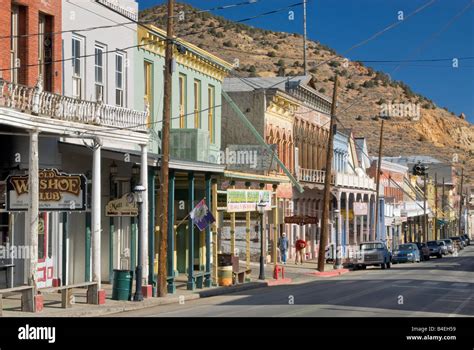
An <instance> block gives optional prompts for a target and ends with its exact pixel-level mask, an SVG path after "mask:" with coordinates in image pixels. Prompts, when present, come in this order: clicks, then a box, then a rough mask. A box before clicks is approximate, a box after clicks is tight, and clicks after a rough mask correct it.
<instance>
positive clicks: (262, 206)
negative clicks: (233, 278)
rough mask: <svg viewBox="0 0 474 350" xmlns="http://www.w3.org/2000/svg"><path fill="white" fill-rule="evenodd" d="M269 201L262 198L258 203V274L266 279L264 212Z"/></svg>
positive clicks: (262, 278)
mask: <svg viewBox="0 0 474 350" xmlns="http://www.w3.org/2000/svg"><path fill="white" fill-rule="evenodd" d="M266 206H267V203H266V202H264V201H263V200H262V199H261V200H260V202H258V204H257V211H258V212H259V213H260V233H261V238H260V273H259V275H258V279H259V280H265V267H264V263H263V261H264V260H263V214H264V213H265V207H266Z"/></svg>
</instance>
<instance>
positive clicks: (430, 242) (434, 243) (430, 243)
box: [428, 241, 438, 246]
mask: <svg viewBox="0 0 474 350" xmlns="http://www.w3.org/2000/svg"><path fill="white" fill-rule="evenodd" d="M428 245H434V246H436V245H438V243H437V242H436V241H429V242H428Z"/></svg>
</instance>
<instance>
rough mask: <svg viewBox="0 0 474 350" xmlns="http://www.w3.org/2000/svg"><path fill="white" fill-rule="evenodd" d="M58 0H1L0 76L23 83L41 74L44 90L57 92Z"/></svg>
mask: <svg viewBox="0 0 474 350" xmlns="http://www.w3.org/2000/svg"><path fill="white" fill-rule="evenodd" d="M60 31H61V1H60V0H41V1H38V0H18V1H7V0H6V1H2V6H0V67H1V68H0V69H1V70H0V72H1V73H2V74H1V76H2V77H3V79H5V80H7V81H11V82H13V83H18V84H22V85H27V86H34V85H35V84H36V81H37V78H38V75H39V74H41V75H42V77H43V85H44V90H46V91H50V92H55V93H60V92H61V81H62V78H61V62H60V60H61V58H62V52H61V34H48V33H57V32H60Z"/></svg>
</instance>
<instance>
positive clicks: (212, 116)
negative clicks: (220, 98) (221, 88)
mask: <svg viewBox="0 0 474 350" xmlns="http://www.w3.org/2000/svg"><path fill="white" fill-rule="evenodd" d="M207 103H208V106H207V107H208V112H207V115H208V130H209V140H210V141H211V143H215V142H216V135H215V129H216V126H215V124H216V87H215V86H214V85H211V84H209V85H208V87H207Z"/></svg>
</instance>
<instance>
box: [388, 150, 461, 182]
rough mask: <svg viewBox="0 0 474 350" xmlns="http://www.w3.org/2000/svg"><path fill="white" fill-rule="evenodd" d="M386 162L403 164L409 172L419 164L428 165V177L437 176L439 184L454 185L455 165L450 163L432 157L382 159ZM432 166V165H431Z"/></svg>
mask: <svg viewBox="0 0 474 350" xmlns="http://www.w3.org/2000/svg"><path fill="white" fill-rule="evenodd" d="M382 159H383V160H384V161H389V162H391V163H396V164H401V165H404V166H407V167H408V170H409V171H411V168H412V167H413V166H414V165H415V164H417V163H418V162H420V163H422V164H426V165H427V166H428V170H427V172H428V176H429V177H431V178H433V179H434V176H435V174H436V175H437V178H438V184H441V183H443V178H444V183H445V184H446V185H453V184H454V179H453V165H452V164H450V163H445V162H443V161H441V160H439V159H436V158H434V157H431V156H404V157H402V156H399V157H382ZM382 164H383V163H382ZM430 164H431V165H430Z"/></svg>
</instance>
